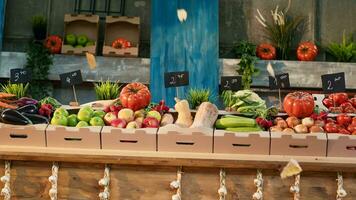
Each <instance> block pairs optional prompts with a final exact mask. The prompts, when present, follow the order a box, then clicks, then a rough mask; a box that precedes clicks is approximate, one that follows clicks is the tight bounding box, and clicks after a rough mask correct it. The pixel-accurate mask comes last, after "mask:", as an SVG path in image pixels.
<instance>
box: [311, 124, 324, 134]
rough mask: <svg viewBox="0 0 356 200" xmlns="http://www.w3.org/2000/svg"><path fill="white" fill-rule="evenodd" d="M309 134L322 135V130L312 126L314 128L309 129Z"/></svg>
mask: <svg viewBox="0 0 356 200" xmlns="http://www.w3.org/2000/svg"><path fill="white" fill-rule="evenodd" d="M309 132H311V133H324V129H323V128H321V127H320V126H318V125H314V126H312V127H310V129H309Z"/></svg>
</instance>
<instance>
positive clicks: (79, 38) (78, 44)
mask: <svg viewBox="0 0 356 200" xmlns="http://www.w3.org/2000/svg"><path fill="white" fill-rule="evenodd" d="M65 44H67V45H71V46H73V47H75V48H83V47H87V46H93V45H95V42H94V41H93V40H90V39H89V38H88V37H87V36H86V35H74V34H67V35H66V37H65Z"/></svg>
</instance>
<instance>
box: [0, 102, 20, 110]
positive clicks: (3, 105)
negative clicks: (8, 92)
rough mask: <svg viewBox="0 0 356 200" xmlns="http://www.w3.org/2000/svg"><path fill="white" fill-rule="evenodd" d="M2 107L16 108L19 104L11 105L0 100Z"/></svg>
mask: <svg viewBox="0 0 356 200" xmlns="http://www.w3.org/2000/svg"><path fill="white" fill-rule="evenodd" d="M0 108H10V109H16V108H17V106H13V105H10V104H7V103H4V102H1V101H0Z"/></svg>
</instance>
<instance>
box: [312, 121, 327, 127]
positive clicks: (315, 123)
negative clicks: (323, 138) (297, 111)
mask: <svg viewBox="0 0 356 200" xmlns="http://www.w3.org/2000/svg"><path fill="white" fill-rule="evenodd" d="M314 125H318V126H320V127H324V126H325V122H324V121H323V120H315V121H314Z"/></svg>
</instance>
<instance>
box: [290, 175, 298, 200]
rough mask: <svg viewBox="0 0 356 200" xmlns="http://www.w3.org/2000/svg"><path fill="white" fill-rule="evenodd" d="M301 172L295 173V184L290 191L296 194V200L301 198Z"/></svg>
mask: <svg viewBox="0 0 356 200" xmlns="http://www.w3.org/2000/svg"><path fill="white" fill-rule="evenodd" d="M299 185H300V174H297V175H295V180H294V185H292V186H291V187H290V192H291V193H293V194H294V198H293V199H294V200H299V199H300V193H299V192H300V187H299Z"/></svg>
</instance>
